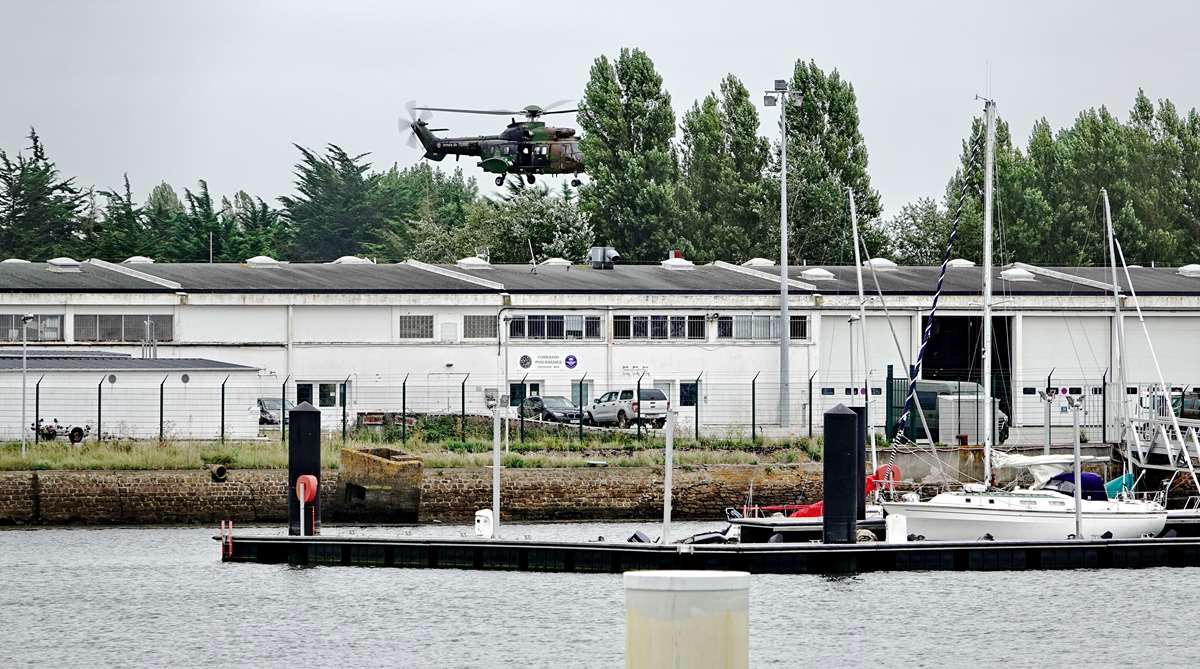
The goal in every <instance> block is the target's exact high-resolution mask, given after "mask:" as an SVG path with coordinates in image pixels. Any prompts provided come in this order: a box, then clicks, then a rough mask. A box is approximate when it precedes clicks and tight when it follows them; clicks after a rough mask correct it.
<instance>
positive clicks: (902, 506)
mask: <svg viewBox="0 0 1200 669" xmlns="http://www.w3.org/2000/svg"><path fill="white" fill-rule="evenodd" d="M1052 494H1054V495H1056V493H1052ZM1058 497H1060V498H1062V496H1058ZM964 500H969V501H964ZM989 500H991V501H989ZM1064 501H1065V504H1064ZM1051 504H1054V505H1056V506H1057V505H1063V506H1062V507H1061V508H1056V509H1051V508H1048V507H1049V506H1050V505H1051ZM1039 507H1041V508H1039ZM884 508H885V509H886V510H887V513H888V514H901V515H903V516H904V517H905V518H906V526H907V530H908V533H909V534H910V535H918V536H924V537H925V538H926V539H928V540H931V541H975V540H978V539H980V538H982V537H984V536H985V535H991V537H992V538H993V539H995V540H997V541H1062V540H1064V539H1067V538H1068V537H1070V536H1072V535H1074V534H1075V510H1074V500H1073V499H1070V498H1063V499H1054V498H1053V497H1046V496H1043V495H1017V496H1013V495H1009V494H1003V493H1001V494H997V495H993V494H988V493H979V494H969V495H964V494H961V493H943V494H941V495H938V496H937V497H934V498H933V499H931V500H929V501H927V502H888V503H885V504H884ZM1166 521H1167V512H1166V511H1165V510H1164V509H1163V508H1162V507H1160V506H1158V505H1156V504H1152V503H1146V502H1121V501H1107V502H1102V501H1088V500H1084V501H1083V506H1082V524H1083V538H1087V539H1090V538H1100V537H1101V536H1103V535H1104V534H1105V533H1106V532H1111V533H1112V538H1114V539H1136V538H1139V537H1143V536H1147V535H1149V536H1157V535H1158V534H1159V533H1160V532H1162V529H1163V526H1164V525H1165V524H1166Z"/></svg>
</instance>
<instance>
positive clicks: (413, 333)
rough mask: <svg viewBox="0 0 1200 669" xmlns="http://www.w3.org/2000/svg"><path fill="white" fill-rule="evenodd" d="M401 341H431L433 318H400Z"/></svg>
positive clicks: (407, 316) (413, 316) (406, 316)
mask: <svg viewBox="0 0 1200 669" xmlns="http://www.w3.org/2000/svg"><path fill="white" fill-rule="evenodd" d="M399 337H400V338H401V339H433V316H418V315H412V314H408V315H404V316H401V317H400V328H399Z"/></svg>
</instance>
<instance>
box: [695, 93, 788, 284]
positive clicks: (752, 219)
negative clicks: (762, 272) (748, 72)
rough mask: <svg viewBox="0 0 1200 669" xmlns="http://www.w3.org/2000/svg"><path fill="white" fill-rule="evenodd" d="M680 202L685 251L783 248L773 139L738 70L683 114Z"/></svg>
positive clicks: (747, 253) (739, 255)
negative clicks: (777, 231) (778, 236)
mask: <svg viewBox="0 0 1200 669" xmlns="http://www.w3.org/2000/svg"><path fill="white" fill-rule="evenodd" d="M682 126H683V134H682V142H681V149H680V163H681V171H682V181H683V183H682V188H681V189H680V198H679V199H680V209H681V210H682V216H683V219H684V221H685V228H684V230H683V232H682V236H683V238H684V239H686V240H687V242H688V244H687V245H686V248H685V251H686V252H687V253H688V255H689V257H693V258H694V259H696V260H700V261H710V260H745V259H747V258H750V257H752V256H755V255H772V254H773V253H774V252H777V250H778V244H776V243H774V239H775V235H774V234H772V231H773V229H774V222H773V218H774V217H773V216H772V213H773V212H772V205H771V199H772V198H771V196H772V194H773V193H775V192H776V191H775V189H774V187H773V182H772V181H771V180H770V179H769V178H768V176H767V174H766V169H767V164H768V161H769V158H770V145H769V144H768V142H767V141H766V140H765V139H764V138H762V137H759V135H758V111H757V110H756V109H755V107H754V104H753V103H752V102H751V101H750V94H749V91H747V90H746V87H745V86H744V85H743V84H742V82H741V81H740V80H738V78H737V77H735V76H733V75H732V74H731V75H728V76H726V77H725V79H724V80H723V81H722V82H721V96H720V98H718V97H717V96H716V95H715V94H709V95H708V96H706V97H705V98H704V99H703V100H701V101H699V102H697V103H695V104H693V105H692V108H691V109H690V110H689V111H688V112H687V113H685V114H684V116H683V124H682Z"/></svg>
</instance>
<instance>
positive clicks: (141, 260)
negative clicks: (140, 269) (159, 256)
mask: <svg viewBox="0 0 1200 669" xmlns="http://www.w3.org/2000/svg"><path fill="white" fill-rule="evenodd" d="M153 262H154V258H150V257H147V256H129V257H128V258H126V259H125V260H123V261H122V262H121V264H122V265H149V264H151V263H153Z"/></svg>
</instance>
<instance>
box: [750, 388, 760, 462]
mask: <svg viewBox="0 0 1200 669" xmlns="http://www.w3.org/2000/svg"><path fill="white" fill-rule="evenodd" d="M761 373H762V372H755V373H754V378H753V379H750V443H752V444H755V443H758V375H759V374H761Z"/></svg>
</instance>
